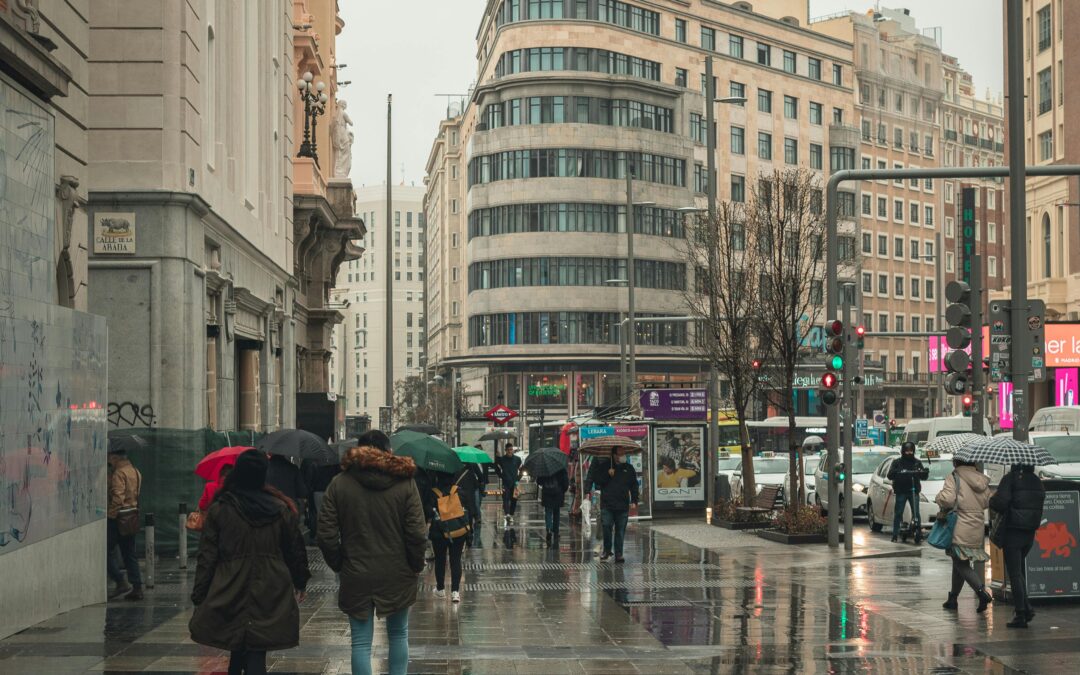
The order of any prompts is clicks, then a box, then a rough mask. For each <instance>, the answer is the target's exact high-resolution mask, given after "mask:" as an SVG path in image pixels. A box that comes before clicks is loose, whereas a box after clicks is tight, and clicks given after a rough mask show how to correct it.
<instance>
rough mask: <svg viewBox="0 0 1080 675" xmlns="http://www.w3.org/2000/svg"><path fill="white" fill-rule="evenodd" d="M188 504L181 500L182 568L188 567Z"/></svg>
mask: <svg viewBox="0 0 1080 675" xmlns="http://www.w3.org/2000/svg"><path fill="white" fill-rule="evenodd" d="M187 514H188V508H187V504H185V503H184V502H180V551H179V553H180V555H179V557H180V569H182V570H186V569H187Z"/></svg>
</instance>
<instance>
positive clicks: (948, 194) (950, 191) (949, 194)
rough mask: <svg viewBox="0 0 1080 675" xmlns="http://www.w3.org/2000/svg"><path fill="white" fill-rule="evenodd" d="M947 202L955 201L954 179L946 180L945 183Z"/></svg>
mask: <svg viewBox="0 0 1080 675" xmlns="http://www.w3.org/2000/svg"><path fill="white" fill-rule="evenodd" d="M945 203H946V204H952V203H953V184H952V181H946V183H945Z"/></svg>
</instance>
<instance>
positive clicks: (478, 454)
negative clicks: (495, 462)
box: [454, 445, 492, 464]
mask: <svg viewBox="0 0 1080 675" xmlns="http://www.w3.org/2000/svg"><path fill="white" fill-rule="evenodd" d="M454 452H456V453H457V456H458V457H459V458H460V459H461V461H463V462H465V463H466V464H491V463H492V460H491V457H490V456H488V454H487V453H486V452H484V451H483V450H481V449H480V448H474V447H473V446H471V445H462V446H458V447H456V448H454Z"/></svg>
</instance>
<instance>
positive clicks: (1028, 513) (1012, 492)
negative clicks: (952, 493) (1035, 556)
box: [990, 464, 1046, 628]
mask: <svg viewBox="0 0 1080 675" xmlns="http://www.w3.org/2000/svg"><path fill="white" fill-rule="evenodd" d="M1045 498H1046V491H1045V490H1044V489H1043V484H1042V481H1041V480H1039V477H1038V476H1036V475H1035V467H1033V466H1024V465H1019V464H1018V465H1016V466H1014V467H1012V471H1010V472H1009V473H1008V474H1006V475H1005V477H1004V478H1002V479H1001V484H1000V485H998V489H997V492H995V493H994V496H992V497H990V509H991V510H992V511H994V513H996V514H998V515H1000V516H1001V517H1002V518H1004V519H1005V520H1004V522H1003V523H1001V525H1000V526H999V530H1003V531H1001V533H1000V534H998V535H996V536H995V542H994V543H995V544H998V545H1000V546H1001V547H1002V548H1003V549H1004V551H1005V569H1006V570H1007V571H1008V574H1009V586H1010V587H1011V588H1012V594H1013V595H1012V597H1013V607H1014V608H1015V614H1014V616H1013V620H1012V621H1010V622H1009V623H1008V624H1007V625H1008V626H1009V628H1027V626H1028V622H1029V621H1031V620H1032V619H1033V618H1035V612H1034V611H1032V609H1031V603H1030V602H1028V597H1027V571H1026V566H1025V564H1024V561H1025V559H1026V558H1027V554H1028V552H1029V551H1031V545H1032V543H1033V542H1034V541H1035V531H1036V530H1038V529H1039V526H1040V525H1041V524H1042V516H1043V500H1044V499H1045Z"/></svg>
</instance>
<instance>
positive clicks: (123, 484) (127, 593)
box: [105, 449, 143, 600]
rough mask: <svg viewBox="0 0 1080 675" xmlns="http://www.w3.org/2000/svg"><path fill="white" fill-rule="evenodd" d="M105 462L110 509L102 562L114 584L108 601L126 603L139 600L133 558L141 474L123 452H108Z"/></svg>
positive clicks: (138, 580)
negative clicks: (107, 474) (106, 461)
mask: <svg viewBox="0 0 1080 675" xmlns="http://www.w3.org/2000/svg"><path fill="white" fill-rule="evenodd" d="M108 462H109V506H108V509H107V512H106V515H107V516H108V522H107V523H106V529H105V549H106V558H105V561H106V568H107V570H108V573H109V578H110V579H112V580H113V583H114V584H115V585H114V586H113V589H112V591H111V592H110V593H109V598H110V599H112V598H118V597H120V596H124V599H125V600H142V599H143V585H142V575H141V574H140V572H139V560H138V559H137V558H136V557H135V535H137V534H138V533H139V495H140V493H141V491H142V474H141V473H139V470H138V469H136V468H135V465H133V464H132V463H131V460H130V459H128V456H127V452H125V451H124V450H120V449H115V450H113V449H111V450H109V458H108ZM117 552H118V554H119V555H117ZM118 558H119V559H122V560H123V562H124V570H123V571H122V570H121V569H120V566H119V564H118ZM125 571H126V572H127V579H126V580H125V579H124V572H125Z"/></svg>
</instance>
